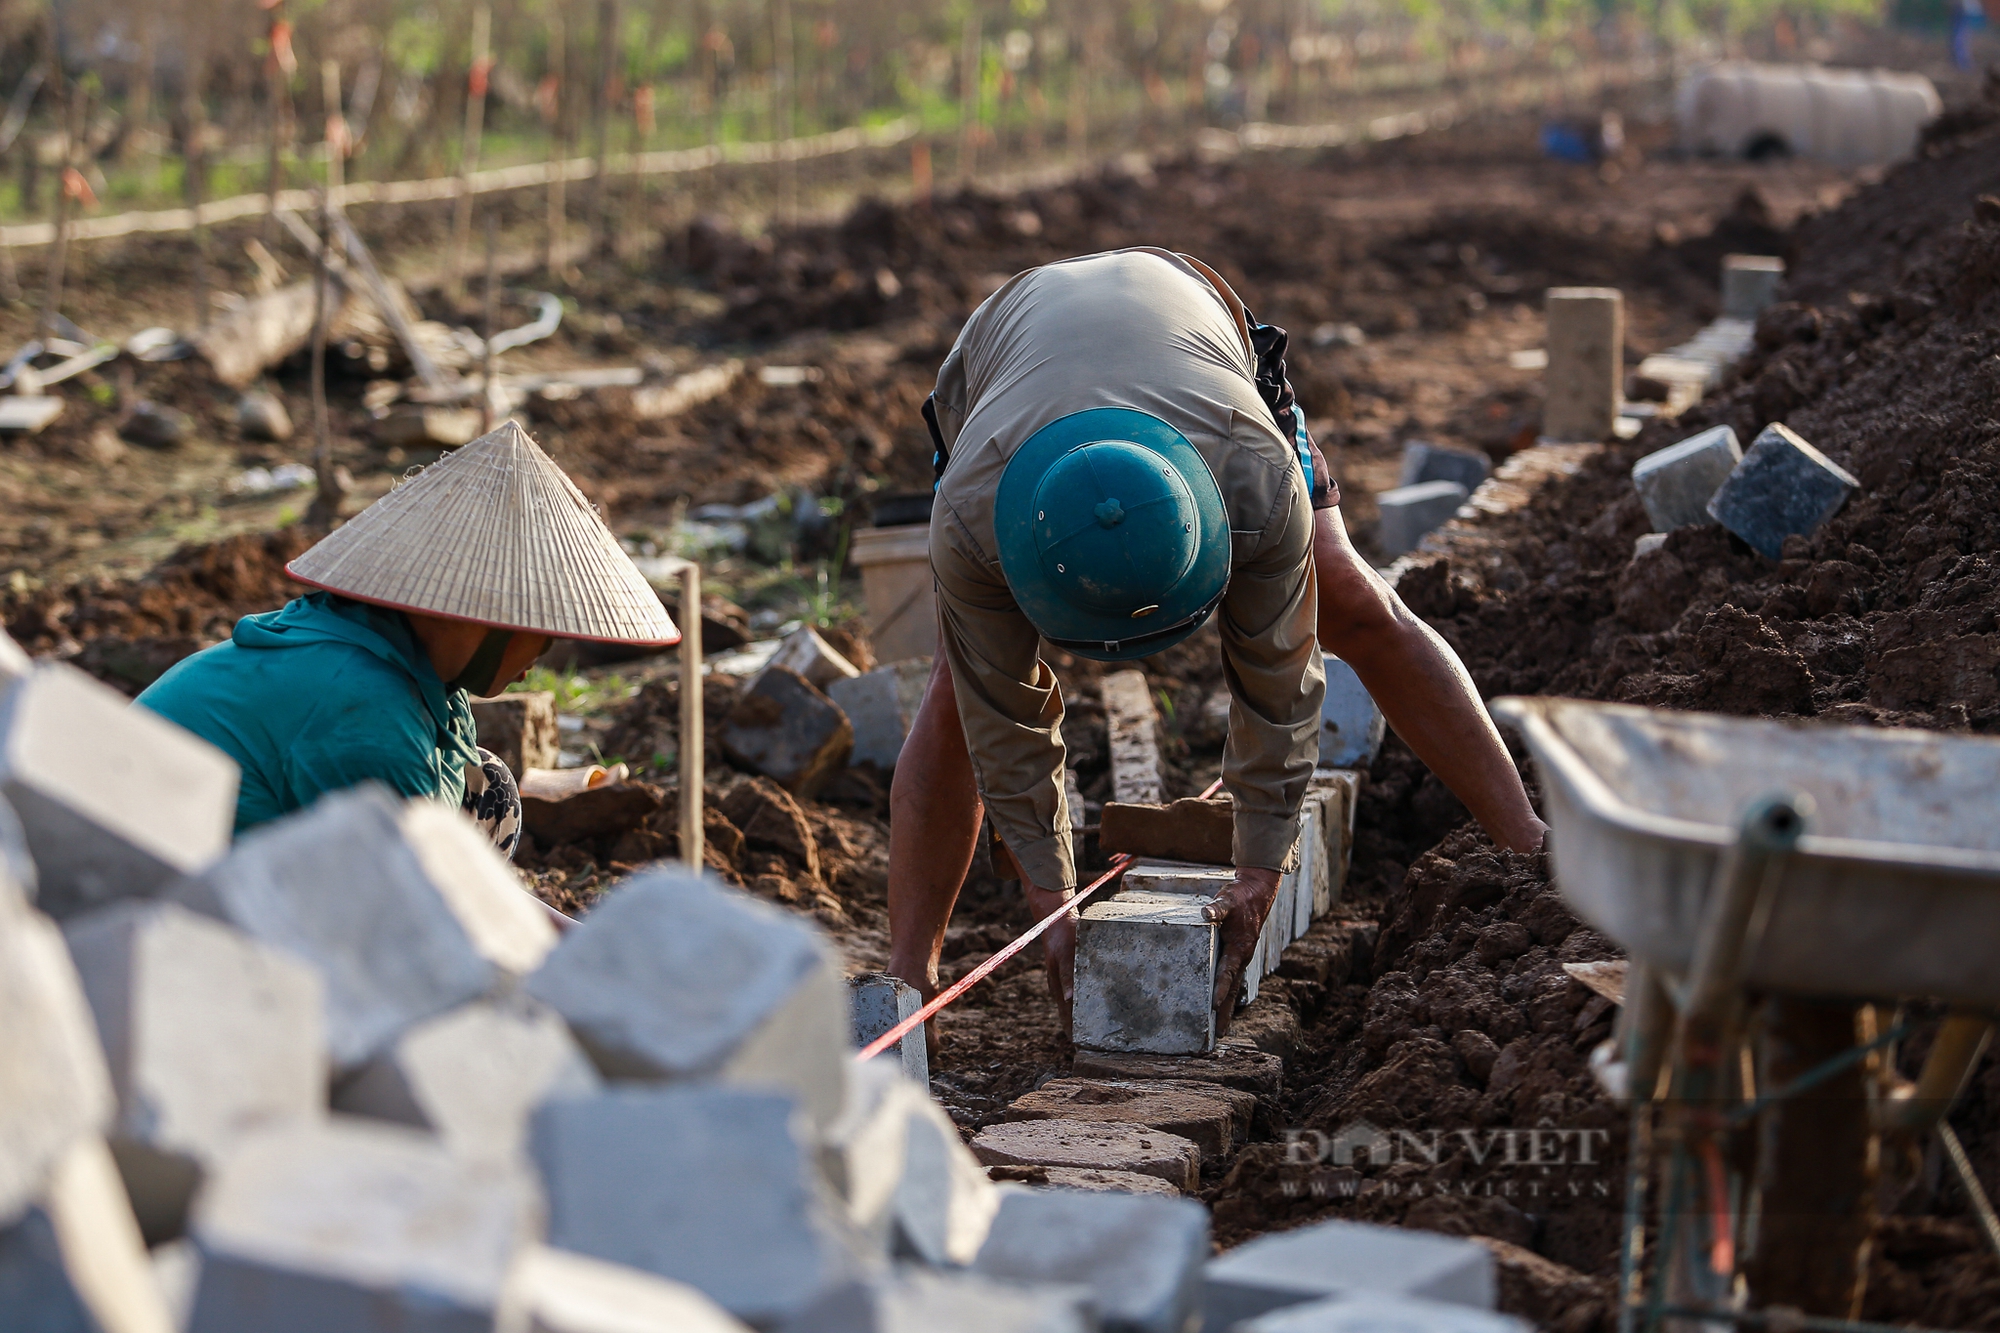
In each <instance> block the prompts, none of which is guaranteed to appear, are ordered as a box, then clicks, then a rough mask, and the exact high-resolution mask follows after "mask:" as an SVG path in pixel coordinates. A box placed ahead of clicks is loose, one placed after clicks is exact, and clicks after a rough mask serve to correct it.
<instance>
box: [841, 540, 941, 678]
mask: <svg viewBox="0 0 2000 1333" xmlns="http://www.w3.org/2000/svg"><path fill="white" fill-rule="evenodd" d="M849 558H850V559H851V560H853V561H854V567H855V568H856V569H859V570H860V571H861V598H862V600H863V601H864V602H866V603H867V606H868V614H867V622H868V639H869V642H871V643H872V644H874V646H875V658H876V660H877V661H880V662H901V661H904V660H905V659H908V658H912V657H929V656H931V655H932V654H934V653H935V652H937V577H936V575H934V574H932V573H931V525H930V523H929V522H928V521H925V522H923V523H907V524H899V525H897V526H895V527H886V528H868V529H863V530H862V531H859V532H856V533H855V534H854V546H853V548H852V552H851V554H850V556H849Z"/></svg>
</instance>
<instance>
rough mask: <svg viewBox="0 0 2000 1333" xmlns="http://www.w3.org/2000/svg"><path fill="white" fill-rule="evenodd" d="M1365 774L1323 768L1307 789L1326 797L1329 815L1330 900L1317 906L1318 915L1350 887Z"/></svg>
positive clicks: (1328, 884)
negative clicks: (1348, 875)
mask: <svg viewBox="0 0 2000 1333" xmlns="http://www.w3.org/2000/svg"><path fill="white" fill-rule="evenodd" d="M1361 781H1362V774H1361V772H1360V770H1358V769H1351V768H1331V769H1329V768H1322V769H1318V770H1316V771H1315V772H1314V773H1313V775H1312V778H1311V780H1310V781H1309V782H1308V783H1307V786H1306V790H1307V791H1315V792H1321V793H1324V794H1325V797H1326V809H1327V814H1328V818H1327V821H1326V823H1325V825H1324V831H1325V833H1326V847H1327V865H1326V869H1327V901H1326V904H1325V905H1324V906H1323V907H1316V908H1315V910H1314V915H1315V916H1324V915H1326V913H1327V912H1329V911H1332V910H1333V905H1334V904H1335V903H1337V902H1339V901H1340V894H1341V890H1342V889H1344V888H1345V887H1346V886H1347V866H1348V863H1349V861H1351V860H1352V859H1353V856H1354V829H1355V821H1356V819H1357V818H1358V816H1359V811H1360V805H1361Z"/></svg>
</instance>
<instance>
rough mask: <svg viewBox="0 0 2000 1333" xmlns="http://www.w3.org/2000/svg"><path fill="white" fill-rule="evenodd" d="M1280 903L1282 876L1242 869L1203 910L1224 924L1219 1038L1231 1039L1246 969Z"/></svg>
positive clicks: (1217, 991) (1219, 978)
mask: <svg viewBox="0 0 2000 1333" xmlns="http://www.w3.org/2000/svg"><path fill="white" fill-rule="evenodd" d="M1277 899H1278V872H1277V871H1275V870H1265V869H1262V868H1261V867H1258V866H1241V867H1238V869H1237V871H1236V878H1235V880H1234V881H1232V882H1231V884H1230V885H1229V887H1228V888H1226V889H1224V890H1223V891H1222V892H1221V893H1219V894H1217V895H1216V896H1215V901H1214V902H1212V903H1210V904H1209V905H1208V906H1207V907H1204V908H1202V909H1201V910H1202V915H1203V916H1204V917H1206V918H1208V919H1209V920H1210V921H1215V922H1219V923H1221V926H1222V929H1221V932H1220V934H1221V936H1222V939H1221V945H1222V957H1221V958H1220V959H1218V960H1217V963H1216V968H1215V1035H1216V1036H1218V1037H1223V1036H1227V1035H1228V1033H1229V1024H1230V1020H1231V1019H1232V1018H1234V1017H1235V1014H1236V995H1237V992H1238V991H1240V990H1241V989H1242V988H1243V969H1244V968H1246V967H1248V966H1249V965H1250V956H1251V955H1252V954H1254V953H1256V952H1257V937H1258V936H1259V935H1261V934H1263V933H1264V918H1265V917H1267V916H1269V915H1270V914H1271V904H1272V903H1274V902H1276V901H1277Z"/></svg>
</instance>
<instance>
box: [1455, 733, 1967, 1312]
mask: <svg viewBox="0 0 2000 1333" xmlns="http://www.w3.org/2000/svg"><path fill="white" fill-rule="evenodd" d="M1492 711H1493V714H1494V716H1495V717H1497V718H1499V719H1501V720H1502V721H1506V722H1511V723H1513V724H1515V725H1517V726H1518V727H1520V729H1521V731H1522V734H1523V735H1524V737H1525V738H1526V740H1527V742H1528V747H1529V749H1530V751H1531V752H1532V753H1533V755H1534V758H1535V761H1536V766H1537V771H1538V772H1539V774H1540V776H1541V779H1542V787H1543V803H1544V814H1545V816H1546V818H1547V820H1548V822H1549V824H1550V827H1551V833H1550V839H1549V842H1550V849H1549V850H1550V856H1551V859H1552V861H1553V864H1554V869H1555V874H1556V880H1557V883H1558V885H1559V887H1560V889H1561V891H1562V893H1563V896H1564V898H1565V899H1566V900H1567V901H1568V902H1569V904H1570V905H1571V906H1572V907H1573V908H1574V909H1575V911H1576V913H1577V914H1578V916H1580V917H1581V918H1583V919H1584V920H1585V921H1587V922H1589V923H1590V924H1591V925H1592V926H1594V927H1595V928H1597V929H1598V930H1599V931H1601V932H1602V933H1603V934H1605V935H1606V936H1608V937H1609V938H1610V939H1612V940H1613V941H1615V942H1616V943H1617V944H1618V945H1620V946H1621V947H1623V948H1624V949H1625V950H1626V951H1627V953H1628V954H1629V955H1630V968H1629V972H1628V976H1627V979H1626V986H1625V993H1624V1000H1625V1003H1624V1007H1623V1010H1622V1012H1621V1015H1620V1023H1619V1031H1618V1033H1617V1034H1616V1035H1615V1036H1614V1037H1613V1039H1612V1041H1610V1042H1608V1043H1606V1045H1605V1047H1603V1048H1601V1049H1600V1050H1599V1051H1598V1052H1596V1053H1595V1054H1594V1055H1593V1057H1592V1066H1593V1070H1594V1072H1596V1073H1597V1075H1598V1077H1599V1080H1600V1082H1602V1083H1603V1084H1604V1085H1605V1087H1606V1089H1607V1091H1609V1092H1610V1093H1611V1094H1612V1095H1613V1096H1614V1097H1617V1098H1620V1099H1621V1100H1627V1101H1630V1102H1632V1103H1633V1112H1634V1114H1633V1133H1632V1143H1631V1152H1630V1155H1629V1158H1628V1164H1627V1172H1628V1175H1627V1189H1626V1217H1625V1228H1624V1232H1623V1237H1622V1246H1621V1264H1622V1273H1621V1285H1620V1298H1621V1305H1620V1321H1619V1327H1620V1330H1621V1333H1632V1331H1633V1330H1636V1329H1638V1328H1641V1327H1643V1328H1645V1329H1647V1330H1649V1333H1650V1330H1653V1329H1656V1328H1660V1327H1663V1326H1671V1327H1675V1328H1680V1329H1692V1328H1697V1327H1703V1328H1708V1327H1713V1328H1724V1327H1727V1326H1729V1325H1731V1324H1735V1325H1741V1326H1746V1327H1777V1326H1782V1327H1786V1328H1799V1329H1823V1330H1856V1329H1861V1328H1865V1327H1867V1326H1865V1325H1861V1324H1859V1323H1856V1322H1855V1321H1854V1316H1855V1315H1856V1314H1857V1313H1858V1305H1859V1300H1860V1294H1861V1276H1862V1273H1861V1269H1862V1264H1863V1261H1864V1259H1865V1254H1866V1242H1867V1239H1868V1235H1869V1230H1870V1226H1871V1223H1870V1220H1869V1217H1870V1213H1871V1211H1872V1202H1871V1196H1872V1190H1873V1182H1872V1176H1871V1168H1870V1166H1869V1162H1870V1161H1871V1160H1872V1155H1873V1153H1874V1151H1875V1149H1876V1146H1877V1143H1878V1139H1877V1136H1887V1138H1886V1141H1887V1142H1888V1143H1889V1144H1891V1145H1892V1146H1894V1145H1896V1144H1899V1143H1900V1144H1904V1145H1913V1144H1914V1143H1915V1142H1916V1141H1917V1140H1919V1139H1921V1138H1922V1137H1923V1136H1925V1135H1930V1134H1934V1135H1935V1138H1936V1140H1937V1142H1938V1144H1939V1146H1940V1148H1941V1149H1942V1151H1943V1154H1944V1156H1945V1158H1946V1159H1947V1161H1948V1162H1949V1164H1950V1165H1951V1167H1952V1169H1953V1171H1954V1174H1955V1176H1956V1178H1957V1179H1958V1182H1959V1185H1960V1187H1961V1188H1962V1189H1963V1190H1964V1191H1965V1192H1966V1195H1967V1197H1968V1199H1969V1200H1970V1201H1971V1203H1972V1206H1973V1210H1974V1213H1975V1215H1976V1216H1977V1218H1978V1220H1979V1222H1980V1224H1981V1228H1982V1230H1983V1231H1984V1232H1985V1234H1986V1237H1987V1239H1988V1242H1989V1243H1990V1244H1991V1245H1992V1246H1993V1247H1994V1249H1995V1252H1996V1254H2000V1218H1996V1217H1995V1215H1994V1212H1993V1209H1992V1207H1991V1205H1990V1203H1989V1202H1988V1201H1987V1199H1986V1196H1985V1193H1984V1191H1983V1189H1982V1188H1981V1187H1980V1185H1979V1182H1978V1180H1977V1178H1976V1177H1975V1176H1974V1175H1973V1174H1972V1170H1971V1166H1970V1163H1969V1162H1968V1161H1967V1159H1966V1157H1965V1154H1964V1151H1963V1148H1962V1147H1961V1146H1960V1144H1959V1142H1958V1140H1957V1137H1956V1135H1955V1134H1954V1133H1953V1132H1952V1130H1951V1127H1950V1125H1949V1123H1948V1121H1947V1119H1946V1117H1947V1115H1948V1114H1949V1111H1950V1108H1951V1106H1952V1104H1953V1103H1954V1102H1955V1101H1956V1099H1957V1097H1958V1095H1959V1094H1960V1092H1961V1091H1962V1089H1963V1086H1964V1084H1965V1082H1966V1080H1967V1079H1968V1078H1969V1076H1970V1073H1971V1071H1972V1068H1973V1066H1974V1065H1975V1064H1976V1062H1977V1060H1978V1058H1979V1056H1980V1054H1981V1053H1982V1051H1983V1050H1984V1048H1985V1045H1986V1042H1987V1040H1988V1039H1989V1037H1990V1035H1991V1029H1992V1019H1993V1015H1994V1014H1995V1013H1996V1012H2000V965H1996V962H2000V819H1996V818H1994V817H1993V816H1992V814H1991V813H1990V810H1991V804H1992V800H1993V793H1994V792H1995V791H2000V740H1987V739H1984V738H1979V737H1959V736H1945V735H1939V734H1936V733H1932V732H1920V731H1896V730H1885V729H1878V728H1865V727H1832V726H1825V725H1819V724H1812V723H1797V722H1786V721H1771V720H1761V719H1745V718H1732V717H1719V716H1713V715H1709V714H1701V713H1685V712H1673V711H1667V710H1662V709H1650V708H1637V707H1631V706H1626V705H1619V704H1601V703H1589V702H1585V701H1581V700H1573V699H1525V698H1506V699H1497V700H1494V701H1493V704H1492ZM1913 1001H1934V1002H1942V1003H1943V1005H1944V1006H1945V1007H1946V1010H1947V1017H1946V1018H1945V1020H1944V1022H1943V1024H1942V1026H1941V1028H1940V1030H1939V1031H1938V1033H1937V1034H1936V1037H1935V1038H1934V1040H1933V1042H1932V1045H1931V1048H1930V1052H1929V1054H1928V1055H1927V1057H1926V1060H1925V1064H1924V1066H1923V1070H1922V1072H1921V1073H1920V1074H1919V1076H1918V1078H1917V1080H1916V1081H1915V1083H1914V1084H1909V1083H1901V1084H1898V1083H1897V1082H1896V1081H1895V1080H1894V1079H1893V1078H1892V1076H1891V1074H1890V1071H1891V1070H1892V1069H1893V1048H1894V1045H1895V1043H1896V1041H1897V1040H1899V1039H1900V1038H1901V1037H1903V1036H1904V1035H1905V1034H1906V1033H1908V1032H1909V1030H1910V1028H1911V1026H1912V1023H1908V1022H1904V1021H1902V1020H1901V1018H1900V1017H1899V1016H1898V1017H1894V1018H1892V1019H1890V1020H1889V1021H1887V1022H1882V1021H1879V1020H1880V1016H1881V1014H1882V1013H1883V1012H1885V1011H1890V1012H1893V1011H1895V1010H1897V1007H1898V1006H1900V1005H1902V1004H1904V1003H1907V1002H1913ZM1808 1268H1810V1269H1812V1270H1813V1271H1811V1272H1810V1273H1807V1272H1806V1270H1807V1269H1808ZM1774 1296H1775V1297H1776V1298H1777V1299H1775V1300H1773V1299H1772V1298H1773V1297H1774ZM1752 1304H1762V1305H1764V1306H1765V1309H1764V1310H1763V1311H1762V1312H1759V1311H1757V1310H1753V1309H1751V1308H1750V1307H1751V1305H1752ZM1774 1306H1775V1307H1776V1308H1773V1307H1774ZM1799 1306H1805V1307H1808V1308H1810V1313H1802V1312H1801V1310H1800V1309H1799V1308H1798V1307H1799ZM1811 1307H1818V1308H1811Z"/></svg>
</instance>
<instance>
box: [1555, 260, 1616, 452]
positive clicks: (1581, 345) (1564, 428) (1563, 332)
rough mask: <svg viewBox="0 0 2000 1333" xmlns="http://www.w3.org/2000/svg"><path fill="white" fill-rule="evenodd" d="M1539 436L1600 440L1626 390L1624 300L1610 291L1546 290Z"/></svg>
mask: <svg viewBox="0 0 2000 1333" xmlns="http://www.w3.org/2000/svg"><path fill="white" fill-rule="evenodd" d="M1545 309H1546V311H1547V315H1548V344H1547V345H1548V349H1549V368H1548V372H1547V375H1546V377H1545V379H1544V381H1543V383H1544V390H1543V402H1542V436H1543V438H1545V439H1549V440H1556V441H1561V442H1577V443H1582V442H1584V441H1591V440H1605V439H1609V438H1610V437H1611V431H1612V427H1613V426H1615V425H1616V424H1617V422H1618V402H1619V399H1620V397H1621V396H1622V394H1623V391H1624V387H1625V299H1624V297H1623V296H1621V295H1620V294H1619V292H1618V290H1617V288H1615V287H1551V288H1549V292H1548V297H1547V303H1546V307H1545Z"/></svg>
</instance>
